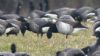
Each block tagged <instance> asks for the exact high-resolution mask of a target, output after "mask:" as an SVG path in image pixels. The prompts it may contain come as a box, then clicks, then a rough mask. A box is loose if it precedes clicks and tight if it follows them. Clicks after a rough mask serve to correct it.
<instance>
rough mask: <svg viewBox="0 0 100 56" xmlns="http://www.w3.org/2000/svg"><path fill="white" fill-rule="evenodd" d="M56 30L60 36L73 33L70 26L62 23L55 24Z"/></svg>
mask: <svg viewBox="0 0 100 56" xmlns="http://www.w3.org/2000/svg"><path fill="white" fill-rule="evenodd" d="M56 26H57V30H58V32H59V33H62V34H66V35H67V34H70V33H72V31H73V28H72V26H71V25H70V24H67V23H64V22H59V23H57V24H56Z"/></svg>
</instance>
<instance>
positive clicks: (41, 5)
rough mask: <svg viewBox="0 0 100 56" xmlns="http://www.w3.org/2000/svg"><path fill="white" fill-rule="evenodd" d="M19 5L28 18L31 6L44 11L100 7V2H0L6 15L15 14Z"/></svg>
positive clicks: (23, 0) (16, 0)
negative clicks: (62, 8) (63, 8)
mask: <svg viewBox="0 0 100 56" xmlns="http://www.w3.org/2000/svg"><path fill="white" fill-rule="evenodd" d="M18 3H20V5H21V6H22V8H21V9H20V13H19V14H20V15H22V16H27V14H28V13H29V12H30V8H29V4H32V8H33V9H39V10H43V11H47V10H50V9H51V10H52V9H57V8H61V7H65V6H66V7H74V8H79V7H81V6H90V7H94V8H98V7H100V6H99V3H100V0H0V10H2V11H5V12H6V13H15V11H16V8H17V6H18Z"/></svg>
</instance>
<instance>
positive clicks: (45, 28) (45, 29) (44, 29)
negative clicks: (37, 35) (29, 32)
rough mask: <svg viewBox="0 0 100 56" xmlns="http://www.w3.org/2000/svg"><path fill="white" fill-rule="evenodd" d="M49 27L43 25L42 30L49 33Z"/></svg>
mask: <svg viewBox="0 0 100 56" xmlns="http://www.w3.org/2000/svg"><path fill="white" fill-rule="evenodd" d="M49 28H50V27H43V28H42V32H43V33H47V32H48V30H49Z"/></svg>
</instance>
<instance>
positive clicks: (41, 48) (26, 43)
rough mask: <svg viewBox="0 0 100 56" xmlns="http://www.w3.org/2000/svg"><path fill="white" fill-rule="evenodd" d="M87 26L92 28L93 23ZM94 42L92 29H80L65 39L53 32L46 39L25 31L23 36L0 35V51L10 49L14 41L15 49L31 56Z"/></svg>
mask: <svg viewBox="0 0 100 56" xmlns="http://www.w3.org/2000/svg"><path fill="white" fill-rule="evenodd" d="M87 26H88V27H90V28H92V26H93V24H91V23H88V25H87ZM93 42H95V37H94V36H92V29H88V30H85V31H80V32H79V33H76V34H73V35H69V36H68V38H67V39H66V38H65V36H64V35H62V34H59V33H57V34H53V37H52V38H51V39H50V40H48V39H47V37H46V35H44V36H43V37H42V38H41V37H37V35H36V34H35V33H32V32H28V31H27V32H26V34H25V36H22V35H21V34H19V35H18V36H14V35H10V36H9V37H6V36H5V35H3V36H1V37H0V51H10V45H11V44H12V43H16V45H17V51H22V52H28V53H29V54H30V55H31V56H55V53H56V52H57V51H58V50H63V49H65V48H67V47H68V48H83V47H85V46H87V45H90V44H91V43H93Z"/></svg>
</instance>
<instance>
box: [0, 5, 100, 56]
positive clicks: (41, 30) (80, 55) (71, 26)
mask: <svg viewBox="0 0 100 56" xmlns="http://www.w3.org/2000/svg"><path fill="white" fill-rule="evenodd" d="M18 7H20V5H19V6H18ZM30 9H32V8H30ZM18 10H19V9H18ZM17 12H18V11H17ZM82 22H93V23H95V25H94V29H93V33H94V36H96V38H97V42H96V43H95V44H94V45H92V46H87V47H85V48H83V49H75V48H67V49H65V50H62V51H58V52H57V53H56V54H57V55H56V56H86V55H87V56H100V50H99V49H100V47H99V45H100V43H99V42H100V39H99V38H100V8H97V9H94V8H92V7H80V8H69V7H64V8H58V9H54V10H49V11H46V12H44V11H41V10H32V11H31V12H30V13H29V14H28V16H27V17H23V16H20V15H19V14H16V13H15V14H6V13H5V12H3V11H0V35H1V36H2V35H4V34H6V35H7V36H9V35H11V34H14V35H16V36H17V35H18V33H19V32H21V33H22V35H23V36H24V35H25V32H26V31H27V30H28V31H31V32H34V33H36V34H37V36H41V37H42V36H43V34H46V35H47V38H48V39H50V38H51V37H52V35H53V33H61V34H64V35H66V38H67V37H68V35H71V34H72V33H76V32H77V31H79V30H85V29H88V27H87V26H85V25H83V24H82Z"/></svg>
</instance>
